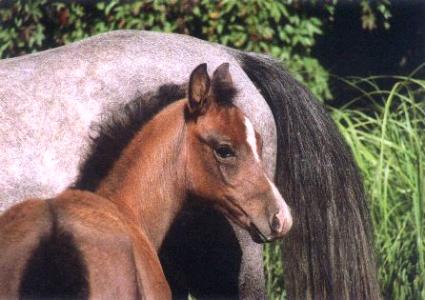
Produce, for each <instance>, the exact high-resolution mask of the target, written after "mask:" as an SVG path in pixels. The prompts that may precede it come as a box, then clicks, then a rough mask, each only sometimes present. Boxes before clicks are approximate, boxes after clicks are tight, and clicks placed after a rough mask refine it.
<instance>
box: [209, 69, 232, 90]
mask: <svg viewBox="0 0 425 300" xmlns="http://www.w3.org/2000/svg"><path fill="white" fill-rule="evenodd" d="M213 82H215V83H218V84H220V85H226V86H227V85H228V86H232V85H233V80H232V76H231V75H230V72H229V63H223V64H221V65H219V66H218V67H217V69H215V71H214V74H213Z"/></svg>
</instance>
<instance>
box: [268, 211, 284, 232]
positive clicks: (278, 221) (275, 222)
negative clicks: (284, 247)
mask: <svg viewBox="0 0 425 300" xmlns="http://www.w3.org/2000/svg"><path fill="white" fill-rule="evenodd" d="M284 221H285V220H284V216H283V212H282V211H279V212H277V213H275V214H274V215H273V218H272V222H271V229H272V231H273V232H274V233H280V232H281V231H282V229H283V223H284Z"/></svg>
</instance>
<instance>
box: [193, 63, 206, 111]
mask: <svg viewBox="0 0 425 300" xmlns="http://www.w3.org/2000/svg"><path fill="white" fill-rule="evenodd" d="M209 90H210V77H209V76H208V72H207V64H205V63H204V64H200V65H199V66H197V67H196V68H195V70H193V71H192V74H190V80H189V91H188V100H189V101H188V109H189V112H190V113H197V112H201V111H202V108H203V106H204V105H205V102H206V100H207V96H208V92H209Z"/></svg>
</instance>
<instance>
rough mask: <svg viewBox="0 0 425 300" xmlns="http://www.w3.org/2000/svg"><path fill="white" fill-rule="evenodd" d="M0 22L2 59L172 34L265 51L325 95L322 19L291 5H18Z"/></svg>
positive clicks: (166, 1) (260, 1) (42, 1)
mask: <svg viewBox="0 0 425 300" xmlns="http://www.w3.org/2000/svg"><path fill="white" fill-rule="evenodd" d="M248 3H249V4H248ZM0 20H1V26H0V45H1V46H0V56H1V57H2V58H5V57H13V56H18V55H22V54H24V53H28V52H35V51H40V50H44V49H48V48H52V47H57V46H60V45H64V44H67V43H70V42H73V41H77V40H80V39H83V38H86V37H89V36H92V35H94V34H98V33H101V32H106V31H110V30H117V29H145V30H155V31H163V32H176V33H184V34H190V35H192V36H195V37H198V38H201V39H204V40H209V41H213V42H218V43H221V44H224V45H228V46H231V47H235V48H238V49H244V50H248V51H255V52H264V53H269V54H271V55H273V56H275V57H277V58H280V59H282V61H283V62H284V63H285V64H286V65H287V66H288V67H289V68H290V69H291V70H292V71H293V73H294V74H298V75H297V77H298V79H300V80H303V81H304V82H306V83H307V84H308V85H309V86H310V88H311V89H312V90H313V92H314V93H315V94H316V95H317V96H319V97H320V98H330V96H331V95H330V92H329V88H328V84H327V82H328V73H327V72H326V71H325V70H324V69H323V68H322V66H321V65H320V64H319V62H318V61H317V60H316V59H315V58H313V57H311V56H310V49H311V48H312V46H313V45H314V43H315V39H316V36H317V35H319V34H321V33H322V31H321V27H322V25H323V24H322V23H323V21H322V20H320V19H319V18H317V17H309V16H307V15H306V13H305V12H304V10H302V9H300V7H299V5H296V3H292V1H289V0H288V1H281V2H280V1H272V0H256V1H249V2H247V1H239V0H223V1H204V0H185V1H175V0H163V1H102V2H95V1H80V2H79V3H72V2H67V1H46V0H29V1H25V0H19V1H15V2H6V3H3V4H2V5H1V7H0ZM303 74H304V75H305V76H303ZM307 74H308V75H307Z"/></svg>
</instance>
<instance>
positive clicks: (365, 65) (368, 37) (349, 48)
mask: <svg viewBox="0 0 425 300" xmlns="http://www.w3.org/2000/svg"><path fill="white" fill-rule="evenodd" d="M360 9H361V8H360V5H358V4H353V3H350V2H348V1H341V3H340V4H339V5H338V6H337V7H336V11H335V21H334V22H333V23H330V24H329V25H328V26H327V28H325V30H324V32H325V34H324V35H323V36H321V37H319V38H318V40H317V44H316V46H315V47H314V49H313V56H315V57H317V58H318V59H319V60H320V62H321V64H322V65H323V66H324V67H325V68H326V69H327V70H329V72H330V73H331V74H334V75H337V76H341V77H347V76H360V77H367V76H371V75H404V76H405V75H409V74H410V73H411V72H412V71H413V70H415V68H417V67H418V66H419V65H420V64H422V63H424V62H425V21H424V20H425V1H391V7H390V10H391V13H392V18H391V19H390V25H391V27H390V28H389V30H386V29H384V28H383V26H382V24H379V25H380V26H379V27H378V28H377V29H375V30H372V31H367V30H364V29H362V26H361V20H360V18H361V11H360ZM378 23H381V21H380V20H378ZM416 77H422V78H424V77H425V68H423V69H422V70H421V72H419V73H417V74H416ZM392 82H393V81H391V80H387V81H383V82H381V84H382V85H381V88H391V85H392ZM330 84H331V88H332V93H333V95H334V96H335V100H333V101H331V102H330V103H329V104H330V105H332V106H340V105H343V104H345V103H346V102H347V101H350V100H351V99H353V98H355V97H356V96H359V94H356V92H355V91H354V90H353V89H352V88H350V87H349V86H347V85H346V84H345V83H343V82H342V81H340V80H339V79H337V78H333V79H332V80H331V83H330Z"/></svg>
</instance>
